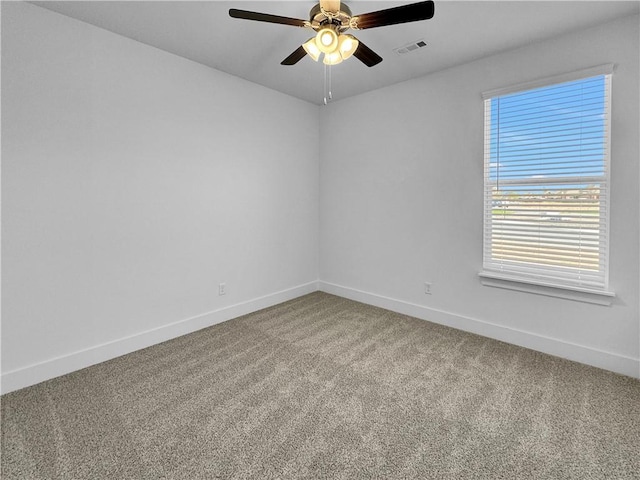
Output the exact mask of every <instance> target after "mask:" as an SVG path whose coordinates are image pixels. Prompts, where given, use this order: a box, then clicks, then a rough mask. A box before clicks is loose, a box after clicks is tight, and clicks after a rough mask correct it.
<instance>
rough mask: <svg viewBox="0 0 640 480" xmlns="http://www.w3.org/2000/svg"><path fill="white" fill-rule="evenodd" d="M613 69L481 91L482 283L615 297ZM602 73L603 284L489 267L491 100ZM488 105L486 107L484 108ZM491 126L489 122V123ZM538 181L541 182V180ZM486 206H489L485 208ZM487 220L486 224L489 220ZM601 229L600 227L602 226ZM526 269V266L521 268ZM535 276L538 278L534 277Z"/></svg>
mask: <svg viewBox="0 0 640 480" xmlns="http://www.w3.org/2000/svg"><path fill="white" fill-rule="evenodd" d="M613 72H614V65H613V64H606V65H599V66H595V67H591V68H587V69H583V70H579V71H574V72H570V73H566V74H563V75H556V76H553V77H546V78H542V79H538V80H534V81H532V82H526V83H520V84H516V85H512V86H508V87H505V88H500V89H494V90H490V91H486V92H483V93H482V98H483V102H484V109H483V111H484V140H483V142H484V163H483V229H482V231H483V240H482V242H483V261H482V271H481V272H479V274H478V275H479V276H480V277H481V282H482V284H483V285H486V286H491V287H500V288H507V289H510V290H519V291H525V292H530V293H538V294H542V295H550V296H556V297H561V298H569V299H572V300H579V301H586V302H590V303H598V304H602V305H610V304H611V299H612V298H613V297H615V293H613V292H612V291H610V290H609V251H610V235H611V228H610V198H611V99H612V94H611V83H612V81H611V77H612V74H613ZM603 75H604V76H605V77H606V78H605V82H606V84H605V109H606V119H605V122H604V132H603V134H604V138H605V140H606V146H605V165H604V172H603V175H602V178H603V182H604V183H605V185H606V189H605V190H606V191H605V194H604V198H602V197H600V205H599V207H600V210H601V214H604V215H605V216H606V217H605V220H604V222H603V224H602V225H601V229H604V239H605V242H606V244H605V246H604V252H602V258H601V261H603V262H604V267H603V271H601V273H602V275H603V285H602V287H600V286H597V287H592V286H589V287H584V286H579V285H575V284H571V282H570V281H563V280H562V278H561V276H559V277H558V278H557V279H555V280H554V279H550V278H542V277H541V276H540V277H537V276H536V274H535V273H534V274H533V275H526V274H524V273H519V272H517V271H513V270H509V271H507V272H502V271H499V270H496V269H495V268H491V266H490V265H489V266H488V264H490V263H491V262H488V261H487V244H486V242H487V241H488V240H487V235H489V236H490V235H491V234H492V231H493V230H492V227H491V220H489V219H488V217H487V211H489V212H491V211H492V207H493V205H492V200H493V199H492V196H487V193H486V192H487V188H488V185H487V179H488V175H487V168H489V167H488V166H489V164H490V159H491V132H487V130H486V129H487V120H486V118H487V117H486V116H487V115H491V110H490V108H491V100H492V99H494V98H496V97H500V96H504V95H509V94H517V93H519V92H522V93H524V92H526V91H529V90H533V89H537V88H543V87H550V86H554V85H559V84H562V83H566V82H571V81H577V80H583V79H588V78H591V77H596V76H603ZM487 108H489V111H487ZM489 128H490V126H489ZM539 184H544V182H543V181H540V182H539ZM487 209H489V210H487ZM488 223H489V224H488ZM601 231H602V230H601ZM515 270H517V269H515ZM523 270H525V268H523ZM536 277H537V278H536ZM565 278H566V277H565Z"/></svg>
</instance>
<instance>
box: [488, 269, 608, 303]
mask: <svg viewBox="0 0 640 480" xmlns="http://www.w3.org/2000/svg"><path fill="white" fill-rule="evenodd" d="M478 276H479V277H480V282H481V283H482V285H484V286H487V287H496V288H504V289H507V290H516V291H518V292H527V293H534V294H536V295H545V296H547V297H556V298H564V299H567V300H575V301H577V302H585V303H593V304H596V305H604V306H610V305H611V304H612V303H613V298H614V297H615V296H616V294H615V293H614V292H606V291H600V290H592V289H588V288H580V287H567V286H561V285H553V284H548V283H543V282H540V283H536V282H534V281H531V280H525V279H522V278H517V277H512V276H510V275H504V274H501V273H494V272H480V273H478Z"/></svg>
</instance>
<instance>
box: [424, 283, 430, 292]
mask: <svg viewBox="0 0 640 480" xmlns="http://www.w3.org/2000/svg"><path fill="white" fill-rule="evenodd" d="M424 293H425V295H431V283H429V282H424Z"/></svg>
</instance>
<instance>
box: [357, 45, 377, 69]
mask: <svg viewBox="0 0 640 480" xmlns="http://www.w3.org/2000/svg"><path fill="white" fill-rule="evenodd" d="M353 56H354V57H356V58H357V59H358V60H360V61H361V62H362V63H364V64H365V65H366V66H367V67H373V66H374V65H377V64H379V63H380V62H381V61H382V57H381V56H380V55H378V54H377V53H376V52H374V51H373V50H371V49H370V48H369V47H367V46H366V45H365V44H364V43H362V42H360V41H359V44H358V48H357V49H356V51H355V52H353Z"/></svg>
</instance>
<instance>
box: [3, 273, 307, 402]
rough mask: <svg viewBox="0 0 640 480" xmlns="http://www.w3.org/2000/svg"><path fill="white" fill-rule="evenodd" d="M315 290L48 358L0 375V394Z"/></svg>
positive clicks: (289, 291)
mask: <svg viewBox="0 0 640 480" xmlns="http://www.w3.org/2000/svg"><path fill="white" fill-rule="evenodd" d="M317 290H318V282H317V281H315V282H309V283H306V284H303V285H298V286H297V287H293V288H289V289H287V290H282V291H280V292H275V293H272V294H269V295H265V296H263V297H259V298H254V299H252V300H248V301H246V302H242V303H238V304H236V305H231V306H228V307H224V308H221V309H218V310H213V311H211V312H207V313H203V314H200V315H197V316H195V317H191V318H186V319H183V320H179V321H177V322H174V323H170V324H168V325H163V326H161V327H158V328H154V329H152V330H147V331H145V332H140V333H138V334H135V335H132V336H129V337H125V338H121V339H118V340H114V341H111V342H107V343H103V344H100V345H95V346H93V347H89V348H87V349H84V350H80V351H77V352H73V353H70V354H68V355H64V356H61V357H56V358H52V359H50V360H47V361H44V362H41V363H37V364H35V365H29V366H28V367H24V368H19V369H16V370H12V371H10V372H6V373H3V374H2V380H1V381H0V385H1V393H2V394H4V393H9V392H12V391H14V390H18V389H20V388H24V387H28V386H30V385H35V384H36V383H40V382H43V381H45V380H50V379H52V378H55V377H59V376H60V375H65V374H67V373H70V372H73V371H76V370H80V369H82V368H85V367H89V366H91V365H95V364H96V363H100V362H104V361H106V360H111V359H112V358H116V357H119V356H121V355H125V354H127V353H131V352H134V351H136V350H140V349H142V348H146V347H150V346H152V345H155V344H158V343H161V342H165V341H167V340H171V339H172V338H176V337H179V336H181V335H185V334H187V333H191V332H195V331H196V330H200V329H202V328H206V327H210V326H212V325H215V324H217V323H221V322H225V321H227V320H231V319H232V318H236V317H239V316H242V315H246V314H248V313H252V312H255V311H258V310H261V309H263V308H267V307H270V306H272V305H277V304H278V303H282V302H286V301H287V300H292V299H294V298H297V297H300V296H302V295H306V294H307V293H311V292H315V291H317Z"/></svg>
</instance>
